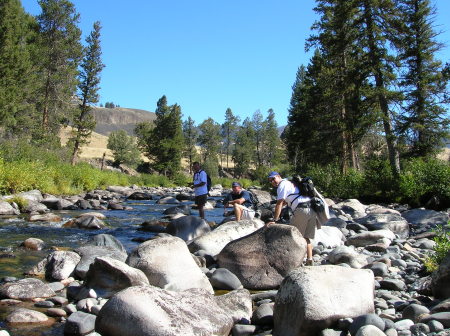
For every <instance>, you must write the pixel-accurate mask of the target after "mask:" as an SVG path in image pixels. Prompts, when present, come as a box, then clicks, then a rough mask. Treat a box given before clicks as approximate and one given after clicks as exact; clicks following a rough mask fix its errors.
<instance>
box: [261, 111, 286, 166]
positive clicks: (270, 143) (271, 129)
mask: <svg viewBox="0 0 450 336" xmlns="http://www.w3.org/2000/svg"><path fill="white" fill-rule="evenodd" d="M263 129H264V131H263V139H262V148H263V149H262V163H263V165H265V166H267V167H269V168H271V167H273V166H274V165H275V164H277V163H279V160H280V158H281V157H282V152H283V149H282V148H281V140H280V136H279V134H278V125H277V122H276V120H275V112H274V111H273V109H269V110H268V111H267V118H266V119H265V120H264V122H263Z"/></svg>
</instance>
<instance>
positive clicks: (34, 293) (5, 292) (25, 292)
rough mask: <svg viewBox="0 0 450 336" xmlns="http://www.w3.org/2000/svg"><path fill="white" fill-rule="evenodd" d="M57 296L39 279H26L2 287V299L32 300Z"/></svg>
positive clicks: (0, 291)
mask: <svg viewBox="0 0 450 336" xmlns="http://www.w3.org/2000/svg"><path fill="white" fill-rule="evenodd" d="M54 295H55V292H54V291H53V290H52V289H51V288H50V286H49V285H48V284H46V283H44V282H42V281H41V280H39V279H34V278H25V279H21V280H17V281H14V282H6V283H3V284H1V285H0V299H16V300H32V299H35V298H48V297H52V296H54Z"/></svg>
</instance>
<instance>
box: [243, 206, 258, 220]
mask: <svg viewBox="0 0 450 336" xmlns="http://www.w3.org/2000/svg"><path fill="white" fill-rule="evenodd" d="M242 208H243V209H242V216H241V219H253V218H255V210H253V209H250V208H246V207H242Z"/></svg>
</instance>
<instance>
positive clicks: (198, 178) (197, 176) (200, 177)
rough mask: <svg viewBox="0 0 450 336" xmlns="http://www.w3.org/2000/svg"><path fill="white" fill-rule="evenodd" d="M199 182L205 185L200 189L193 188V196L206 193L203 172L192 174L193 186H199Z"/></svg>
mask: <svg viewBox="0 0 450 336" xmlns="http://www.w3.org/2000/svg"><path fill="white" fill-rule="evenodd" d="M201 182H205V184H204V185H202V186H201V187H197V188H194V191H195V196H200V195H205V194H207V193H208V186H207V185H206V183H207V180H206V172H205V171H204V170H200V171H199V172H197V173H195V174H194V184H199V183H201Z"/></svg>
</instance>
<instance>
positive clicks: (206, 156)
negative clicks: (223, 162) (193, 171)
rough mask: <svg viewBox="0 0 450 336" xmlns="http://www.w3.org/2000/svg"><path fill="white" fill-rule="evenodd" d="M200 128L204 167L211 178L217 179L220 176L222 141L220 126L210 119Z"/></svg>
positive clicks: (199, 139)
mask: <svg viewBox="0 0 450 336" xmlns="http://www.w3.org/2000/svg"><path fill="white" fill-rule="evenodd" d="M198 128H199V131H200V135H199V137H198V142H199V144H200V146H201V147H202V157H203V166H204V168H205V170H206V171H207V172H208V173H209V174H210V175H211V176H213V177H215V176H217V175H218V168H219V159H218V155H219V151H220V146H221V140H222V137H221V135H220V124H218V123H217V122H215V121H214V120H213V119H212V118H208V119H206V120H205V121H203V122H202V123H201V124H200V125H199V126H198Z"/></svg>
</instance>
